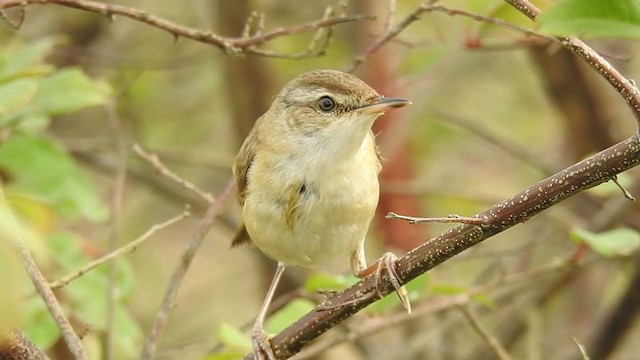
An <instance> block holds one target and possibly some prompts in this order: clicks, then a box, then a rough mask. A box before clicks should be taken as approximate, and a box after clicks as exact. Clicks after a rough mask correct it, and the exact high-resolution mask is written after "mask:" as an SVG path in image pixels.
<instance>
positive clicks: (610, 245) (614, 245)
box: [571, 228, 640, 257]
mask: <svg viewBox="0 0 640 360" xmlns="http://www.w3.org/2000/svg"><path fill="white" fill-rule="evenodd" d="M571 238H572V239H573V240H574V241H576V242H577V243H585V244H587V245H588V246H589V247H590V248H591V249H593V251H595V252H596V253H598V254H599V255H601V256H605V257H614V256H628V255H630V254H633V253H634V252H635V251H636V250H638V247H640V233H639V232H638V231H636V230H634V229H629V228H617V229H613V230H609V231H604V232H601V233H597V234H596V233H593V232H591V231H588V230H584V229H576V230H574V231H572V232H571Z"/></svg>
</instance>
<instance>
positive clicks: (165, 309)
mask: <svg viewBox="0 0 640 360" xmlns="http://www.w3.org/2000/svg"><path fill="white" fill-rule="evenodd" d="M233 188H234V182H233V181H232V180H230V181H229V182H228V184H227V185H226V187H225V189H224V190H223V191H222V193H221V194H220V195H219V196H218V198H217V199H215V200H214V201H213V202H211V203H210V205H209V208H208V209H207V213H206V214H205V215H204V217H203V218H202V220H200V223H199V224H198V227H197V229H196V232H195V234H194V235H193V237H192V239H191V241H190V242H189V243H188V244H187V246H186V247H185V249H184V251H183V253H182V255H181V257H180V262H179V263H178V266H177V267H176V268H175V270H174V271H173V275H172V276H171V280H169V284H168V285H167V289H166V290H165V293H164V296H163V298H162V304H161V305H160V309H159V310H158V314H157V315H156V319H155V321H154V323H153V326H152V327H151V331H150V332H149V335H148V336H147V339H146V341H145V343H144V347H143V349H142V356H141V359H142V360H150V359H153V357H154V355H155V353H156V349H157V347H158V340H159V338H160V334H161V333H162V331H163V330H164V326H165V324H166V323H167V318H168V317H169V313H170V312H171V309H172V307H173V303H174V301H175V298H176V295H177V294H178V290H179V289H180V285H182V281H183V280H184V277H185V275H186V274H187V270H189V266H190V265H191V262H192V261H193V258H194V256H195V255H196V252H197V251H198V249H199V248H200V245H201V244H202V241H203V240H204V238H205V236H206V235H207V233H208V232H209V229H210V228H211V225H212V224H213V220H214V219H215V218H216V216H218V214H219V213H220V211H222V207H223V205H224V203H225V202H226V200H227V198H228V197H229V194H230V193H231V190H232V189H233Z"/></svg>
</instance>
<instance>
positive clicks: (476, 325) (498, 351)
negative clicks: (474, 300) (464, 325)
mask: <svg viewBox="0 0 640 360" xmlns="http://www.w3.org/2000/svg"><path fill="white" fill-rule="evenodd" d="M458 308H459V309H460V312H462V315H464V317H465V319H467V321H468V322H469V325H471V327H472V328H473V330H475V332H476V333H477V334H478V335H479V336H480V338H481V339H482V340H483V341H484V342H485V343H487V345H489V347H490V348H491V350H492V351H493V353H494V354H495V355H496V357H497V358H498V359H500V360H511V355H509V353H508V352H507V350H505V348H504V346H502V344H500V341H498V339H497V338H496V337H495V336H493V335H491V334H490V333H489V331H488V330H487V329H486V328H485V327H484V325H482V323H480V319H478V318H477V317H476V316H475V315H474V314H473V313H472V312H471V310H469V306H468V305H460V306H458Z"/></svg>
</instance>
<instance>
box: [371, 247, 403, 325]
mask: <svg viewBox="0 0 640 360" xmlns="http://www.w3.org/2000/svg"><path fill="white" fill-rule="evenodd" d="M397 260H398V258H397V257H396V256H395V255H394V254H393V253H391V252H386V253H384V254H383V255H382V257H381V258H380V259H379V260H378V263H377V266H376V271H375V273H374V279H375V280H376V293H377V294H378V296H379V297H382V296H383V295H382V291H381V290H380V281H381V280H382V269H384V270H386V271H387V273H388V274H389V281H390V282H391V285H392V286H393V288H394V289H395V290H396V293H397V294H398V297H399V298H400V302H401V303H402V306H403V307H404V308H405V309H406V310H407V313H408V314H411V302H410V301H409V294H408V293H407V289H406V288H405V287H404V286H403V285H401V284H400V280H399V276H398V273H397V272H396V261H397Z"/></svg>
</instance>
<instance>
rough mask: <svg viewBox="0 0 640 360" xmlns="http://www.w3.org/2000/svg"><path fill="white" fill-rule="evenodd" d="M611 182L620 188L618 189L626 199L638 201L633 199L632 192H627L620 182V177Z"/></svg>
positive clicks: (615, 177)
mask: <svg viewBox="0 0 640 360" xmlns="http://www.w3.org/2000/svg"><path fill="white" fill-rule="evenodd" d="M611 181H613V183H614V184H616V186H617V187H618V189H620V191H622V194H623V195H624V197H625V198H627V199H629V200H631V201H636V198H634V197H633V195H631V193H630V192H628V191H627V189H625V188H624V187H623V186H622V185H621V184H620V182H619V181H618V177H617V176H614V177H613V178H612V179H611Z"/></svg>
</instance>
